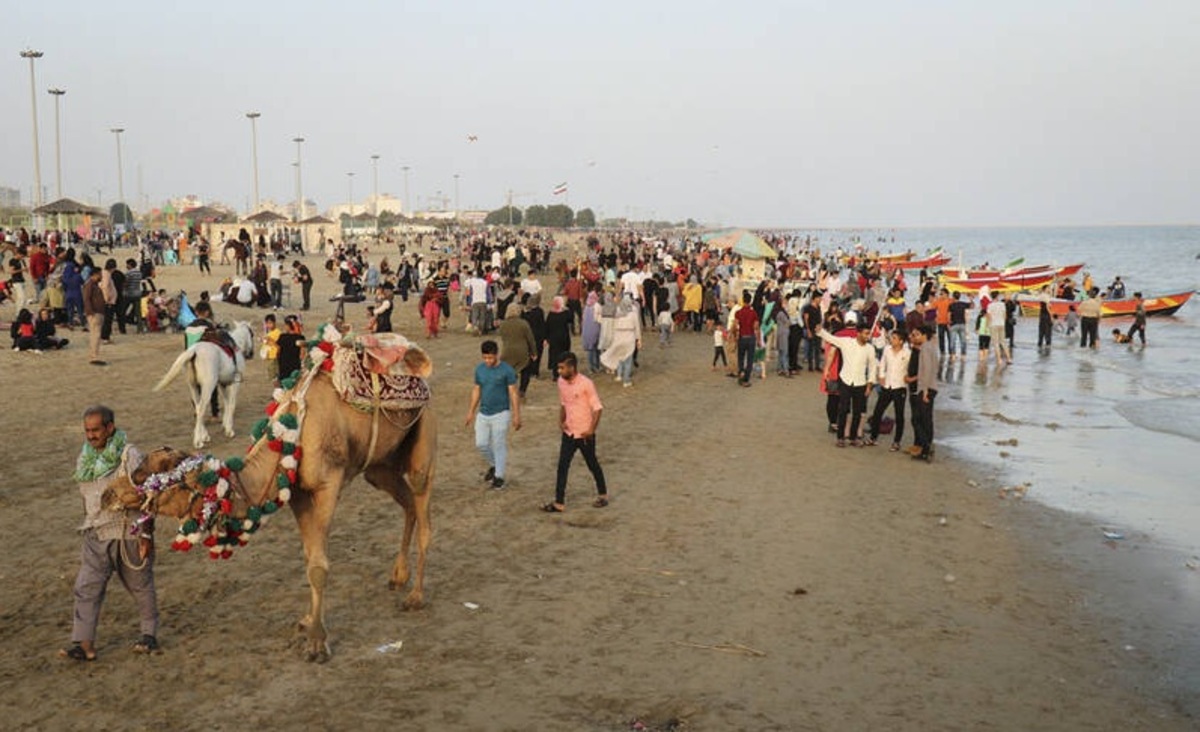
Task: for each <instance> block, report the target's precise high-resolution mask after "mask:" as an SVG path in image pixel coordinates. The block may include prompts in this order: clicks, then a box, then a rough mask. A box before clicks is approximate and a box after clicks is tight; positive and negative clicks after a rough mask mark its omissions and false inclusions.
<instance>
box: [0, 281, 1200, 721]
mask: <svg viewBox="0 0 1200 732" xmlns="http://www.w3.org/2000/svg"><path fill="white" fill-rule="evenodd" d="M308 263H309V266H310V267H311V268H312V269H313V271H314V273H315V274H316V277H317V289H316V295H317V297H316V298H315V303H316V305H317V309H316V311H315V312H313V313H309V314H308V317H307V318H306V321H307V325H308V329H307V332H309V333H310V334H311V333H312V332H313V329H314V327H315V326H316V324H317V323H319V322H320V321H321V320H322V317H321V316H322V315H328V314H330V313H332V310H333V306H332V305H331V304H330V303H329V302H328V301H327V298H328V296H329V295H330V294H331V293H332V292H333V288H334V283H333V282H332V280H329V279H327V278H326V277H325V275H324V272H323V270H322V269H321V267H320V265H321V261H320V260H319V258H316V257H309V258H308ZM215 269H216V270H217V273H218V275H219V276H220V275H223V274H224V273H225V272H227V271H228V270H229V268H228V267H220V266H218V267H215ZM217 282H219V277H213V278H209V279H207V280H205V279H202V278H199V277H197V276H196V274H195V271H194V270H192V269H190V268H177V269H168V270H166V271H164V272H163V273H162V275H161V276H160V278H159V284H160V286H162V287H165V288H167V289H168V290H171V291H174V290H177V289H179V288H180V287H183V288H185V289H187V290H188V291H189V292H197V291H199V290H200V289H203V288H204V287H212V288H215V286H216V284H217ZM298 304H299V303H298V291H297V292H295V293H293V305H298ZM362 310H363V308H362V307H361V306H353V307H351V308H350V312H351V314H352V318H354V319H355V320H357V322H358V323H359V324H361V323H362V321H363V320H364V315H363V313H362ZM415 311H416V308H415V305H414V304H413V303H411V302H410V304H409V305H407V306H403V305H401V306H400V307H399V314H398V317H397V318H396V319H395V324H396V326H397V330H399V331H401V332H405V333H407V334H408V335H409V336H410V337H416V336H419V334H420V333H421V329H420V327H419V321H418V319H417V318H416V312H415ZM262 314H263V311H249V310H243V309H239V308H235V307H232V306H223V305H222V306H218V311H217V315H218V317H219V318H220V319H233V318H240V319H247V320H250V321H252V322H253V323H254V325H255V327H256V329H257V326H258V322H259V320H260V318H261V316H262ZM464 322H465V319H464V317H463V315H462V314H461V313H455V315H454V317H453V320H452V325H451V327H450V328H449V330H448V331H444V337H443V338H441V339H439V340H437V341H434V342H431V343H429V344H427V345H428V349H429V351H430V352H431V354H432V355H433V358H434V363H435V373H434V376H433V377H432V379H431V385H432V387H433V390H434V400H435V401H434V408H435V409H436V411H437V414H438V417H439V423H440V425H441V434H440V440H439V443H440V444H439V453H438V478H437V481H436V484H435V487H434V491H435V494H434V500H433V507H434V508H433V515H434V529H435V533H434V542H433V547H432V550H431V554H430V560H429V567H428V578H427V592H428V599H429V605H428V607H427V608H425V609H424V610H420V611H417V612H410V613H406V612H402V611H401V610H400V609H399V606H400V602H401V600H402V597H403V596H402V594H400V593H393V592H389V591H388V590H387V589H386V582H387V576H388V572H389V570H390V566H391V562H392V559H393V556H394V552H395V551H396V548H397V546H398V543H399V533H400V528H401V525H402V519H401V514H400V513H399V511H398V510H397V508H396V507H395V506H394V504H393V503H392V501H391V500H390V499H388V498H386V497H384V496H382V495H379V494H377V493H376V492H375V491H373V490H371V489H370V486H369V485H367V484H366V483H365V482H364V481H362V480H361V479H360V480H356V481H355V482H354V484H353V485H351V486H350V487H349V488H348V489H347V490H346V491H345V492H344V494H343V497H342V504H341V505H340V506H339V510H338V515H337V518H336V520H335V523H334V528H333V536H332V540H331V545H330V559H331V562H332V569H331V580H330V584H329V591H328V595H327V597H328V602H329V610H328V622H329V626H330V629H331V634H332V638H331V641H332V647H333V653H334V657H333V659H332V660H331V661H330V662H329V663H328V664H325V665H311V664H308V663H305V662H304V661H303V660H302V658H301V653H300V649H299V644H298V641H297V637H296V635H295V631H294V627H295V621H296V620H297V619H298V618H299V617H300V616H301V615H302V614H303V612H304V611H305V609H306V607H307V600H308V590H307V586H306V583H305V580H304V572H303V561H302V554H301V547H300V542H299V539H298V534H297V532H296V530H295V526H294V522H293V521H292V520H291V519H290V517H287V516H283V517H280V518H279V519H278V520H277V521H275V522H273V523H272V524H271V525H270V526H267V527H266V528H265V529H263V530H262V531H260V532H259V533H258V534H257V535H255V536H254V538H253V539H252V540H251V543H250V545H249V546H247V547H246V548H245V549H243V550H241V551H239V552H238V553H237V554H236V555H235V558H234V559H232V560H230V561H225V562H214V561H210V560H208V559H207V558H205V557H203V556H201V555H197V554H196V553H192V554H179V553H175V552H171V551H169V549H168V544H169V542H170V538H171V536H172V535H173V534H174V528H175V527H174V526H173V524H174V522H173V521H170V520H163V521H161V522H160V526H159V530H158V531H159V535H158V539H159V541H158V545H159V547H160V550H161V552H160V555H159V557H158V564H157V578H158V587H159V600H160V608H161V612H162V629H161V632H160V640H161V642H162V645H163V648H164V653H163V654H162V655H157V656H150V657H142V656H135V655H134V654H132V653H130V652H129V650H128V646H129V644H130V643H131V642H132V640H134V635H135V633H136V626H137V623H136V617H135V613H134V611H133V606H132V603H131V602H130V600H129V598H128V596H127V595H126V593H125V592H124V591H123V590H122V589H121V588H120V587H119V586H117V585H114V586H112V587H111V591H110V593H109V596H108V599H107V601H106V604H105V610H104V613H103V614H102V618H101V625H100V637H99V640H98V650H99V654H100V657H99V659H98V660H97V661H96V662H94V663H90V664H79V663H73V662H67V661H63V660H60V659H58V658H56V656H55V651H56V650H57V649H58V648H59V647H61V646H63V645H64V644H65V643H66V642H67V640H68V636H69V632H70V620H71V617H70V616H71V585H72V582H73V580H74V575H75V571H76V568H77V565H78V540H77V538H76V536H75V534H74V528H75V526H76V525H77V524H78V522H79V520H80V516H81V510H82V509H81V505H80V501H79V498H78V492H77V489H76V487H75V486H74V485H73V484H72V483H71V481H70V472H71V469H72V467H73V461H74V458H75V455H76V454H77V452H78V449H79V446H80V444H81V441H82V435H81V427H80V420H79V414H80V411H81V410H82V409H83V407H84V406H86V405H88V404H90V403H94V402H100V401H102V402H106V403H108V404H109V405H110V406H112V407H113V408H114V409H115V410H116V412H117V417H118V422H119V424H120V425H121V426H122V427H124V428H125V429H126V430H128V432H129V434H130V437H131V439H132V440H133V441H134V442H135V443H136V444H138V445H140V446H142V447H145V448H151V447H154V446H156V445H159V444H171V445H174V446H179V447H185V448H186V447H187V446H188V445H189V444H190V436H191V419H190V406H189V403H188V399H187V396H186V388H185V386H184V385H183V383H182V382H179V383H176V384H174V385H172V386H171V387H169V388H168V389H167V390H166V391H165V392H163V393H160V394H154V393H152V392H151V391H150V388H151V386H153V384H154V383H155V382H156V381H157V380H158V378H160V376H161V375H162V374H163V373H165V372H166V370H167V367H168V366H169V364H170V362H171V361H172V359H173V358H174V356H175V355H176V354H177V353H178V351H179V349H180V345H181V340H182V337H181V336H176V335H144V336H137V335H128V336H120V335H117V336H115V340H116V343H115V344H114V345H112V346H108V347H105V349H104V357H105V358H106V359H108V360H109V362H110V366H108V367H107V368H105V369H98V368H96V367H92V366H89V365H87V363H86V347H85V345H84V344H83V342H82V341H83V335H82V334H80V333H76V334H74V336H75V337H78V338H79V339H80V342H79V343H76V344H73V345H72V346H71V347H70V348H68V349H67V350H66V351H64V352H61V353H55V354H44V355H41V356H37V355H33V354H21V353H14V352H12V351H8V350H5V351H3V352H2V353H0V393H3V394H5V395H6V409H5V411H4V418H3V422H2V423H0V445H2V446H3V448H2V452H3V455H4V456H5V458H6V459H5V461H4V463H5V464H6V465H7V466H8V468H9V473H8V474H7V476H6V479H5V480H4V481H3V482H2V483H0V535H2V536H3V537H4V538H5V542H4V543H5V551H6V555H7V560H8V561H7V562H5V563H4V565H3V567H0V579H2V580H3V581H2V582H0V612H2V613H3V623H0V633H3V640H4V643H5V647H6V649H7V652H6V653H5V654H3V658H0V688H3V689H4V692H3V694H0V713H2V714H3V715H4V717H3V718H4V719H5V720H6V723H5V726H6V727H8V728H13V729H152V728H153V729H163V728H171V729H180V730H191V729H218V730H219V729H244V728H247V727H251V728H260V729H297V728H304V729H360V728H361V729H373V728H381V727H383V726H385V725H400V726H401V727H403V728H406V729H424V730H443V729H455V730H459V729H463V730H517V729H563V730H567V729H570V730H622V729H629V728H630V725H631V722H633V721H634V720H640V721H642V722H644V723H645V724H646V726H647V727H648V728H651V729H667V728H671V726H672V725H673V724H682V725H683V728H684V729H693V730H730V729H745V730H807V729H811V730H856V729H894V730H962V729H1004V730H1028V729H1056V730H1058V729H1063V730H1102V729H1112V728H1114V727H1122V728H1125V729H1134V730H1137V729H1143V730H1185V729H1193V728H1194V727H1195V724H1196V719H1195V717H1194V716H1189V715H1188V712H1187V711H1186V707H1187V705H1188V704H1193V705H1194V703H1195V694H1196V691H1195V685H1191V686H1190V687H1186V686H1185V688H1184V690H1183V691H1177V690H1174V687H1172V685H1171V684H1170V683H1168V682H1169V679H1164V678H1163V676H1164V671H1165V670H1166V669H1165V668H1164V663H1163V662H1162V661H1161V660H1160V657H1159V656H1156V655H1154V654H1153V653H1152V652H1150V651H1149V650H1148V649H1146V648H1144V647H1143V646H1141V644H1140V643H1138V642H1136V641H1129V640H1126V639H1127V638H1131V637H1133V634H1136V633H1141V634H1142V635H1144V636H1155V635H1157V636H1158V637H1159V638H1160V639H1162V637H1163V633H1162V631H1161V629H1159V630H1157V631H1156V626H1155V621H1156V618H1155V616H1154V615H1153V614H1152V612H1151V610H1152V609H1139V606H1138V604H1137V602H1136V599H1137V597H1138V593H1139V591H1140V588H1141V587H1142V584H1139V583H1143V584H1144V583H1145V582H1152V581H1153V578H1152V577H1150V576H1147V575H1145V574H1144V573H1142V570H1141V566H1142V565H1141V564H1140V563H1139V561H1138V559H1139V558H1138V555H1137V553H1136V552H1135V551H1132V550H1130V548H1129V546H1128V545H1126V546H1122V547H1121V548H1120V549H1119V550H1116V551H1112V550H1108V549H1106V550H1105V551H1107V552H1109V553H1108V554H1101V555H1100V556H1102V557H1109V558H1112V561H1109V560H1096V559H1094V558H1093V559H1092V560H1088V559H1087V556H1088V554H1087V553H1086V551H1084V550H1082V547H1083V546H1085V542H1087V541H1089V537H1088V536H1087V535H1085V533H1084V532H1085V531H1087V530H1088V529H1089V527H1087V526H1086V524H1085V522H1080V521H1078V520H1077V519H1073V518H1071V517H1069V516H1064V515H1062V514H1059V513H1056V512H1053V511H1050V510H1048V509H1045V508H1042V507H1040V506H1038V505H1036V504H1033V503H1031V502H1025V501H1017V500H1011V499H1009V500H1000V499H999V498H998V497H997V493H996V489H997V488H998V487H999V486H1000V485H1001V483H1002V479H1001V478H1000V477H999V476H998V474H994V473H992V472H989V471H988V470H985V469H981V468H973V467H972V466H970V465H969V464H967V463H965V462H962V461H960V460H959V459H956V457H955V454H954V451H953V450H951V449H943V450H941V451H939V454H938V459H937V462H935V463H934V464H932V465H926V464H922V463H917V462H915V461H910V460H908V459H907V458H906V457H902V456H901V455H897V454H894V453H889V452H887V451H886V450H882V449H880V448H873V449H861V450H851V449H846V450H835V449H834V448H833V447H832V444H831V440H829V439H828V435H827V434H826V432H825V426H824V413H823V409H822V402H821V397H820V396H819V395H818V394H817V389H816V384H815V381H814V380H813V379H812V378H811V377H809V376H807V375H804V376H801V377H799V378H797V379H793V380H782V379H778V378H774V377H772V378H768V379H767V380H766V381H765V382H761V381H756V382H755V383H754V386H753V388H750V389H737V388H735V387H734V386H733V384H732V383H731V382H732V380H730V379H726V378H724V377H723V376H721V375H720V374H717V373H712V372H710V371H709V368H708V363H709V358H710V354H711V345H710V344H711V341H710V339H709V337H708V336H693V335H690V334H677V337H676V340H675V345H674V346H673V347H672V348H670V349H659V348H658V347H657V346H656V345H655V341H654V340H652V339H651V338H647V344H648V346H647V348H646V349H645V354H644V357H643V368H642V369H641V370H639V371H638V372H637V374H636V375H635V386H634V387H633V388H631V389H621V388H620V387H618V386H617V385H615V384H614V383H613V382H612V380H611V379H609V378H605V377H600V378H598V379H597V385H598V388H599V390H600V394H601V398H602V399H603V400H604V402H605V416H604V419H603V421H602V423H601V426H600V429H599V433H598V434H599V455H600V460H601V462H602V464H603V466H604V468H605V471H606V474H607V476H608V481H609V484H610V486H611V490H612V492H613V502H612V505H611V506H609V507H608V508H606V509H594V508H591V507H590V505H589V503H590V496H591V490H592V489H591V482H590V476H589V475H588V473H587V471H586V469H585V468H584V466H583V464H582V460H579V459H577V460H576V464H575V465H574V466H573V470H572V475H571V484H570V488H569V491H568V498H567V501H568V510H567V512H566V513H565V514H562V515H560V516H551V515H546V514H542V513H541V512H539V511H537V510H536V509H537V506H538V505H539V504H540V503H541V502H544V501H545V500H548V499H549V498H550V497H551V494H552V491H553V480H554V468H555V462H556V456H557V446H558V438H557V429H556V417H555V412H556V410H557V404H556V401H555V399H556V395H555V391H554V387H553V384H552V382H550V381H548V380H543V381H537V382H535V383H534V384H533V385H532V386H531V387H530V392H529V400H528V402H527V404H526V406H525V412H524V415H523V417H524V421H525V426H524V427H523V428H522V429H521V430H520V431H519V432H517V433H515V434H514V435H513V438H512V452H511V459H512V467H511V468H510V471H509V473H510V474H509V486H510V487H509V488H508V490H506V491H503V492H493V491H487V490H484V488H483V487H482V485H481V483H480V482H479V480H478V476H479V474H480V473H481V471H482V469H483V467H484V466H483V463H482V459H481V458H480V457H479V456H478V454H477V453H476V452H475V450H474V448H473V436H472V433H471V431H470V430H469V429H467V428H464V427H463V426H462V419H463V416H464V414H465V410H466V407H467V396H468V390H469V386H470V373H471V369H472V368H473V367H474V364H475V363H476V362H477V358H478V339H477V338H475V337H473V336H470V335H466V334H464V333H463V332H462V326H463V324H464ZM269 391H270V390H269V388H268V386H267V382H266V377H265V368H264V364H263V363H261V362H258V361H255V362H252V363H251V364H250V369H249V377H248V379H247V382H246V384H245V387H244V389H243V393H242V399H241V404H240V409H239V411H238V419H237V425H238V432H239V433H240V434H239V436H238V437H236V438H233V439H231V440H226V439H225V438H224V437H222V436H216V437H214V444H213V445H212V447H211V450H212V452H214V453H215V454H217V455H221V456H228V455H234V454H238V453H240V452H242V451H243V450H244V449H245V447H246V445H247V439H248V438H247V437H246V435H247V434H248V432H249V430H250V426H251V424H252V423H253V422H254V421H255V420H256V419H257V418H258V416H259V414H260V412H261V408H262V406H263V405H264V404H265V403H266V401H267V399H268V397H269ZM945 414H948V413H945ZM941 425H942V429H945V430H952V429H954V428H955V427H954V420H953V419H951V418H949V417H947V418H946V419H945V420H943V421H942V423H941ZM217 434H218V435H219V433H217ZM968 481H974V482H975V483H976V485H974V486H973V485H970V484H969V483H968ZM943 518H944V519H945V522H944V524H943V522H942V519H943ZM1092 538H1094V537H1092ZM464 603H473V604H475V605H478V608H477V609H469V608H468V607H467V606H466V605H465V604H464ZM395 641H403V646H402V647H401V648H400V650H399V651H396V652H392V653H380V652H378V651H377V650H376V649H377V647H379V646H380V645H382V644H387V643H392V642H395ZM1126 646H1132V647H1133V648H1132V650H1126V649H1125V647H1126ZM1173 672H1174V669H1172V673H1173ZM1188 689H1190V691H1188ZM1189 694H1190V696H1189ZM1191 709H1192V710H1193V712H1192V713H1193V714H1194V713H1195V712H1194V709H1195V707H1194V706H1192V707H1191Z"/></svg>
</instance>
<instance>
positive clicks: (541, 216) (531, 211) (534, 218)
mask: <svg viewBox="0 0 1200 732" xmlns="http://www.w3.org/2000/svg"><path fill="white" fill-rule="evenodd" d="M547 221H548V216H547V214H546V207H545V206H542V205H539V204H534V205H532V206H530V207H529V208H527V209H525V225H526V226H549V224H548V223H546V222H547Z"/></svg>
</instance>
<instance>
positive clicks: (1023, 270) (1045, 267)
mask: <svg viewBox="0 0 1200 732" xmlns="http://www.w3.org/2000/svg"><path fill="white" fill-rule="evenodd" d="M1081 269H1083V262H1080V263H1079V264H1068V265H1066V266H1065V267H1055V266H1054V265H1052V264H1038V265H1031V266H1029V267H1017V268H1015V269H960V268H958V267H942V274H943V275H945V276H946V277H949V278H950V279H952V280H974V279H979V278H987V277H1008V276H1011V275H1034V274H1045V273H1047V272H1053V273H1054V274H1055V275H1056V276H1058V277H1070V276H1072V275H1074V274H1076V273H1078V272H1079V270H1081Z"/></svg>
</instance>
